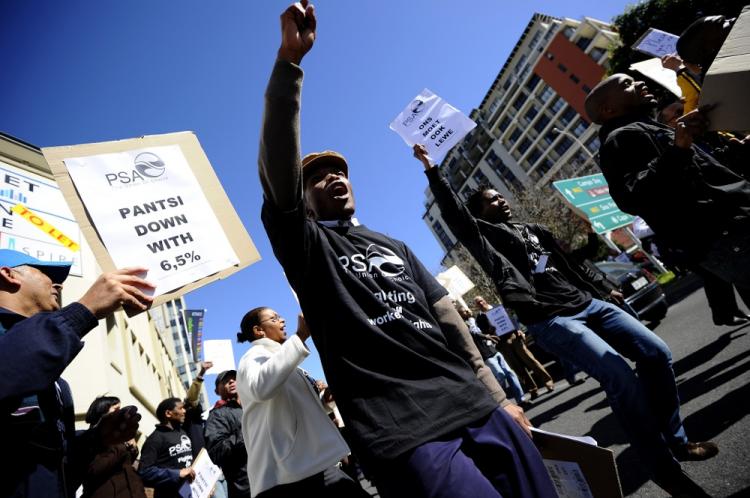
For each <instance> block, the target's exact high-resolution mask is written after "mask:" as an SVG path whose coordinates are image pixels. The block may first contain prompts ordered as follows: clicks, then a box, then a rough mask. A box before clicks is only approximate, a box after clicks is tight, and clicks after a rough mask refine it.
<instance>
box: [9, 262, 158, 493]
mask: <svg viewBox="0 0 750 498" xmlns="http://www.w3.org/2000/svg"><path fill="white" fill-rule="evenodd" d="M69 271H70V263H58V262H48V261H41V260H38V259H36V258H33V257H31V256H28V255H27V254H24V253H21V252H18V251H13V250H9V249H2V250H0V417H2V423H0V425H1V426H2V441H3V444H5V445H6V447H7V448H12V449H13V450H12V451H3V452H0V468H2V469H3V478H2V479H0V496H3V497H8V496H11V497H21V496H23V497H32V498H33V497H65V496H73V491H74V490H75V488H76V487H77V484H78V481H79V480H80V477H81V467H80V466H85V465H86V462H81V461H79V457H80V456H81V455H82V454H87V453H88V452H87V451H78V450H79V449H83V448H84V446H86V445H94V444H103V445H109V444H118V443H122V442H125V441H128V440H129V439H131V438H133V437H134V435H135V432H136V430H137V428H138V420H139V419H140V415H138V414H137V412H136V411H135V410H134V409H127V410H126V409H123V410H119V411H117V412H115V413H113V414H111V415H107V416H104V417H102V419H101V420H100V421H99V423H98V424H97V425H96V426H95V427H94V428H93V430H91V431H87V433H86V436H85V437H86V438H92V439H88V440H87V439H80V438H74V425H73V424H74V411H73V400H72V396H71V392H70V389H69V387H68V385H67V383H66V382H65V381H64V380H63V379H61V378H60V375H61V374H62V372H63V370H65V368H66V367H67V366H68V365H69V364H70V362H71V361H73V358H75V357H76V355H77V354H78V353H79V352H80V351H81V349H82V348H83V342H82V341H81V339H82V338H83V337H84V336H85V335H86V334H87V333H88V332H89V331H91V330H92V329H93V328H94V327H96V325H97V323H98V320H99V319H101V318H104V317H106V316H107V315H109V314H110V313H112V312H113V311H115V310H117V309H118V308H120V307H121V306H123V305H125V306H130V307H132V308H134V309H137V310H144V309H146V308H147V307H148V306H149V305H150V303H151V298H150V297H149V296H147V295H146V294H145V293H144V292H145V291H147V290H151V289H153V288H154V287H153V286H152V285H151V284H149V283H148V282H147V281H145V280H143V279H142V278H140V277H139V276H138V274H140V273H144V272H145V271H146V270H145V269H144V268H128V269H122V270H116V271H114V272H109V273H105V274H103V275H101V276H99V278H98V279H97V280H96V281H95V282H94V284H93V285H92V286H91V287H90V288H89V290H88V291H87V292H86V293H85V294H84V295H83V296H82V297H81V298H80V299H79V300H78V302H73V303H71V304H69V305H67V306H65V307H61V299H60V297H61V292H62V283H63V281H65V279H66V278H67V276H68V272H69Z"/></svg>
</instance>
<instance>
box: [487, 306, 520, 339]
mask: <svg viewBox="0 0 750 498" xmlns="http://www.w3.org/2000/svg"><path fill="white" fill-rule="evenodd" d="M487 319H488V320H489V321H490V324H491V325H492V326H493V327H495V334H497V335H505V334H510V333H511V332H513V331H514V330H516V325H515V324H514V323H513V320H511V319H510V316H509V315H508V312H507V311H506V310H505V307H504V306H503V305H501V304H498V305H497V306H495V307H494V308H492V309H491V310H489V311H488V312H487Z"/></svg>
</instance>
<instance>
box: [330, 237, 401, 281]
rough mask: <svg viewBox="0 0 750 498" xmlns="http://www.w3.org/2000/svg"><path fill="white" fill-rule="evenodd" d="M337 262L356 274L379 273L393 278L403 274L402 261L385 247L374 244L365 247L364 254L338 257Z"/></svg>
mask: <svg viewBox="0 0 750 498" xmlns="http://www.w3.org/2000/svg"><path fill="white" fill-rule="evenodd" d="M339 262H340V263H341V266H343V267H344V269H345V270H351V271H353V272H356V273H369V274H371V275H373V274H375V273H379V274H380V275H382V276H384V277H389V278H394V277H398V276H399V275H401V274H402V273H404V260H402V259H401V258H400V257H398V256H397V255H396V253H394V252H393V251H391V250H390V249H388V248H386V247H381V246H378V245H376V244H370V245H369V246H367V250H366V251H365V254H353V255H352V256H339Z"/></svg>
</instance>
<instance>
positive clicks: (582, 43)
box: [576, 36, 591, 52]
mask: <svg viewBox="0 0 750 498" xmlns="http://www.w3.org/2000/svg"><path fill="white" fill-rule="evenodd" d="M590 43H591V38H585V37H583V36H582V37H580V38H579V39H578V40H576V46H577V47H578V48H580V49H581V50H583V51H584V52H585V51H586V49H587V48H589V44H590Z"/></svg>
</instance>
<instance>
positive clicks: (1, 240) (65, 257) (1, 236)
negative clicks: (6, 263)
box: [0, 161, 83, 277]
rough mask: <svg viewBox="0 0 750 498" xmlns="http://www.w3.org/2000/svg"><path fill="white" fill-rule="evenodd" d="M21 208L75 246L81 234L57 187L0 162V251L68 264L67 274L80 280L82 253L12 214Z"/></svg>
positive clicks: (32, 174) (38, 176)
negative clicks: (21, 205) (61, 234)
mask: <svg viewBox="0 0 750 498" xmlns="http://www.w3.org/2000/svg"><path fill="white" fill-rule="evenodd" d="M19 203H20V204H23V205H24V206H25V207H26V208H28V209H29V210H31V211H33V212H34V213H35V214H36V215H38V216H40V217H41V218H43V219H44V220H45V221H46V222H47V223H49V224H50V225H52V226H54V227H55V229H56V230H58V231H59V232H60V233H63V234H64V235H65V236H67V237H70V239H71V240H72V241H73V242H75V243H76V244H78V245H80V244H81V230H80V229H79V228H78V223H76V221H75V219H74V218H73V214H72V213H71V212H70V209H69V208H68V204H67V203H66V202H65V198H64V197H63V195H62V193H61V192H60V188H59V187H58V186H57V184H56V183H55V182H54V181H52V180H48V179H47V178H44V177H43V176H40V175H37V174H35V173H31V172H28V171H26V170H23V169H21V168H17V167H15V166H12V165H10V164H7V163H4V162H2V161H0V209H2V211H0V249H13V250H14V251H20V252H23V253H26V254H28V255H29V256H33V257H35V258H37V259H41V260H42V261H70V262H72V263H73V266H71V268H70V274H71V275H76V276H78V277H80V276H81V275H83V273H82V270H81V251H76V252H73V251H71V250H70V249H68V248H67V247H65V246H64V245H62V244H61V243H60V242H58V241H56V240H55V238H54V237H51V236H50V234H48V233H44V231H42V230H40V229H39V227H37V226H34V224H33V223H31V222H30V221H27V220H26V219H24V218H23V217H21V216H19V215H18V213H14V212H13V211H12V208H13V206H15V205H16V204H19Z"/></svg>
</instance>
